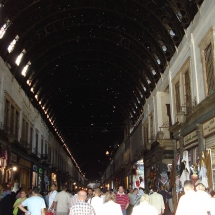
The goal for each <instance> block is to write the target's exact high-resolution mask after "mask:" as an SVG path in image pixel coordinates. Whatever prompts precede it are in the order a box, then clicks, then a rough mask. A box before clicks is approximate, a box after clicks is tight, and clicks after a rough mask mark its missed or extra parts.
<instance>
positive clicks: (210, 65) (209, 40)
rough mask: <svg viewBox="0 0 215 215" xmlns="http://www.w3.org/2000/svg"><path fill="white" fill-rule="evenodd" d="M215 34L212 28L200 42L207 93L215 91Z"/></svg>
mask: <svg viewBox="0 0 215 215" xmlns="http://www.w3.org/2000/svg"><path fill="white" fill-rule="evenodd" d="M213 34H214V29H213V28H210V29H209V31H208V32H207V34H206V35H205V36H204V38H203V39H202V40H201V42H200V43H199V48H200V52H201V60H202V70H203V75H204V86H205V94H206V95H210V94H212V93H214V92H215V69H214V67H215V60H214V58H215V56H214V38H213Z"/></svg>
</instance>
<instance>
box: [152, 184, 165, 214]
mask: <svg viewBox="0 0 215 215" xmlns="http://www.w3.org/2000/svg"><path fill="white" fill-rule="evenodd" d="M157 191H158V189H157V187H154V188H153V193H152V194H151V195H150V196H149V199H150V203H151V205H152V206H154V207H155V208H156V209H157V214H159V215H160V214H163V213H164V209H165V206H164V201H163V196H162V195H161V194H159V193H157Z"/></svg>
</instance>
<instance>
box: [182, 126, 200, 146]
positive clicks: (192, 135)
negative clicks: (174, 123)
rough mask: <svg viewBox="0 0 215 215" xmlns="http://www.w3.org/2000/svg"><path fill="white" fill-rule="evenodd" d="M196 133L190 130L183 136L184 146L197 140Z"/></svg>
mask: <svg viewBox="0 0 215 215" xmlns="http://www.w3.org/2000/svg"><path fill="white" fill-rule="evenodd" d="M197 139H198V134H197V131H196V130H195V131H192V132H191V133H189V134H187V135H186V136H184V146H187V145H190V144H191V143H193V142H195V141H197Z"/></svg>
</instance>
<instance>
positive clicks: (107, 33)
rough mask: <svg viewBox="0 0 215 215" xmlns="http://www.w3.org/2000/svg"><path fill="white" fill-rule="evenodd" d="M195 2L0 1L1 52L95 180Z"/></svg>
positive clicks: (162, 66)
mask: <svg viewBox="0 0 215 215" xmlns="http://www.w3.org/2000/svg"><path fill="white" fill-rule="evenodd" d="M202 1H203V0H114V1H112V0H43V1H42V0H15V1H14V0H1V1H0V2H1V8H0V16H1V19H0V26H3V24H4V23H5V22H6V21H7V20H8V19H9V20H10V21H11V25H10V26H9V27H8V29H7V31H6V33H5V35H4V37H3V38H2V39H1V42H0V52H1V56H2V57H3V59H4V60H5V61H6V62H8V63H9V64H10V65H11V72H12V73H13V74H14V76H15V78H16V79H17V80H18V82H19V83H20V85H21V86H22V88H23V89H24V91H25V92H26V94H27V95H28V96H29V97H30V98H33V99H34V100H33V103H34V105H35V106H36V107H37V108H38V109H39V110H40V111H41V113H42V114H43V115H44V117H45V114H44V112H43V111H42V108H41V107H44V109H45V110H46V111H47V114H48V115H49V117H50V118H51V119H52V121H53V122H54V126H55V128H57V130H58V132H59V133H61V135H62V136H63V137H64V139H65V141H66V143H67V144H68V146H69V147H70V149H71V151H72V153H73V155H74V158H75V159H76V161H77V163H78V164H79V166H80V168H81V169H82V171H83V173H86V177H87V178H90V179H94V178H98V177H99V172H102V171H104V170H105V168H106V166H107V163H108V161H109V159H108V158H107V157H106V155H105V151H106V150H109V151H114V150H116V148H117V145H118V144H119V143H120V142H121V141H122V140H123V129H124V125H125V121H126V120H127V119H129V120H130V122H131V124H134V123H135V122H136V121H137V119H138V117H139V116H140V115H141V113H142V107H143V105H144V103H145V99H146V98H148V97H149V95H150V92H151V91H152V90H153V89H154V87H155V86H156V83H157V81H158V80H159V78H160V75H161V74H162V73H163V72H164V70H165V68H166V65H167V62H168V61H169V60H170V59H171V57H172V55H173V54H174V52H175V49H176V47H177V46H178V45H179V43H180V41H181V39H182V37H183V35H184V29H186V28H187V27H188V26H189V24H190V22H191V21H192V19H193V17H194V15H195V14H196V12H197V11H198V7H199V6H200V5H201V3H202ZM16 35H18V36H19V40H18V42H17V43H16V46H15V48H14V50H13V51H12V52H11V53H8V51H7V48H8V46H9V44H10V43H11V41H12V40H13V39H14V38H15V37H16ZM23 49H25V50H26V53H25V54H24V57H23V59H22V61H21V63H20V65H19V66H17V65H16V64H15V60H16V58H17V56H18V55H19V54H20V53H21V52H22V50H23ZM29 61H30V62H31V65H30V66H29V68H28V70H27V74H26V76H25V77H24V76H22V75H21V72H22V69H23V68H24V66H25V65H26V64H27V63H28V62H29ZM27 82H28V84H27ZM29 85H30V86H29ZM31 89H33V91H34V92H32V91H31ZM35 95H37V96H38V98H37V100H36V99H35ZM39 102H40V103H41V105H40V104H39Z"/></svg>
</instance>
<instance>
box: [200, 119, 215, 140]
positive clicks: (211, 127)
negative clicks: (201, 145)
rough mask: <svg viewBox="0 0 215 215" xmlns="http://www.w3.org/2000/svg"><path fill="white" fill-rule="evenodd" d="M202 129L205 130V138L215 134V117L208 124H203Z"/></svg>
mask: <svg viewBox="0 0 215 215" xmlns="http://www.w3.org/2000/svg"><path fill="white" fill-rule="evenodd" d="M202 129H203V136H204V137H206V136H209V135H211V134H213V133H215V117H213V118H211V119H210V120H208V121H207V122H205V123H203V125H202Z"/></svg>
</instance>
